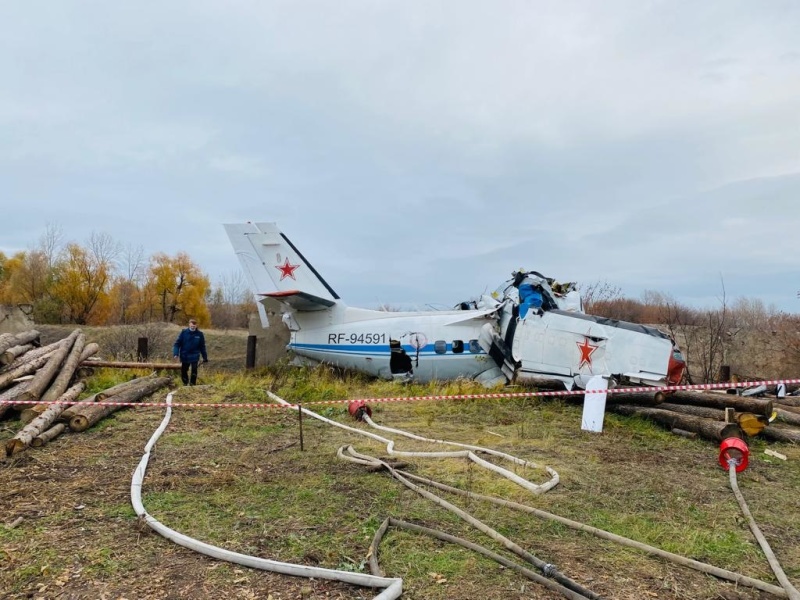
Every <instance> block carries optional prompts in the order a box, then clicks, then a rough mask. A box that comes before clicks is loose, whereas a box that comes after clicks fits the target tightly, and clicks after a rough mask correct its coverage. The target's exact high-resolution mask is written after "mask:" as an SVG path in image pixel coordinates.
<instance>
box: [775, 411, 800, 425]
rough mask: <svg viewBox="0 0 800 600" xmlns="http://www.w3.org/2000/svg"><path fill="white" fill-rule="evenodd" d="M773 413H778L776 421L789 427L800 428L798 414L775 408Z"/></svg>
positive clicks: (799, 416) (799, 415)
mask: <svg viewBox="0 0 800 600" xmlns="http://www.w3.org/2000/svg"><path fill="white" fill-rule="evenodd" d="M775 412H776V413H778V421H781V422H783V423H788V424H789V425H796V426H800V414H797V413H795V412H791V411H788V410H783V409H782V408H776V409H775Z"/></svg>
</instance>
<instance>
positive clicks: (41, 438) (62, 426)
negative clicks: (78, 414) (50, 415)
mask: <svg viewBox="0 0 800 600" xmlns="http://www.w3.org/2000/svg"><path fill="white" fill-rule="evenodd" d="M66 430H67V424H66V423H56V424H55V425H53V426H52V427H51V428H50V429H48V430H47V431H45V432H43V433H40V434H39V435H37V436H36V437H35V438H33V439H32V440H31V446H33V447H34V448H39V447H41V446H44V445H45V444H46V443H48V442H50V441H52V440H53V439H54V438H57V437H58V436H59V435H61V434H62V433H64V432H65V431H66Z"/></svg>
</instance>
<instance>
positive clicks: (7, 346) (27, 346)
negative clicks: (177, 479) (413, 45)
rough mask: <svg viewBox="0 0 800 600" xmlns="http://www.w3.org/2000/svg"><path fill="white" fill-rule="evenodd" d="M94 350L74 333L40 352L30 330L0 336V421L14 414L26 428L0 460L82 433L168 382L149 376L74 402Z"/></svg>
mask: <svg viewBox="0 0 800 600" xmlns="http://www.w3.org/2000/svg"><path fill="white" fill-rule="evenodd" d="M98 350H99V346H98V344H96V343H94V342H90V343H87V341H86V337H85V335H84V334H83V333H82V332H81V330H80V329H75V330H74V331H73V332H72V333H71V334H70V335H69V336H67V337H66V338H64V339H62V340H59V341H57V342H54V343H52V344H48V345H46V346H40V344H39V332H38V331H35V330H31V331H26V332H23V333H19V334H16V335H12V334H3V335H0V365H2V366H0V417H2V416H4V415H6V413H8V412H10V411H16V413H18V414H19V418H20V420H21V421H22V422H23V423H25V424H26V425H25V426H24V427H23V428H22V429H21V430H20V431H19V432H18V433H17V434H16V435H15V436H14V437H13V438H12V439H10V440H8V441H7V442H6V444H5V450H6V456H12V455H14V454H17V453H19V452H22V451H23V450H25V449H26V448H29V447H31V446H33V447H37V446H42V445H44V444H46V443H47V442H49V441H50V440H52V439H54V438H55V437H57V436H58V435H60V434H61V433H63V432H64V431H67V430H69V431H74V432H80V431H85V430H86V429H88V428H89V427H91V426H92V425H94V424H95V423H97V422H98V421H99V420H100V419H102V418H103V417H105V416H107V415H109V414H111V413H112V412H114V411H116V410H119V409H120V408H123V407H124V406H127V405H129V404H130V403H133V402H137V401H139V400H141V399H142V398H144V397H146V396H149V395H151V394H152V393H154V392H155V391H157V390H159V389H161V388H163V387H166V386H168V385H170V383H171V379H170V378H169V377H157V376H156V375H150V376H147V377H140V378H137V379H133V380H132V381H128V382H126V383H123V384H120V385H117V386H114V387H112V388H109V389H106V390H104V391H102V392H99V393H96V394H93V395H91V396H89V397H88V398H85V399H83V400H80V401H78V399H79V397H80V395H81V394H82V393H83V392H84V391H85V390H86V380H85V376H86V374H87V371H85V370H84V369H83V368H82V367H81V364H82V363H83V362H84V361H86V360H87V359H89V358H90V357H92V356H93V355H95V354H96V353H97V352H98ZM109 398H112V400H110V401H109ZM98 401H103V403H102V404H97V402H98ZM109 402H111V403H109Z"/></svg>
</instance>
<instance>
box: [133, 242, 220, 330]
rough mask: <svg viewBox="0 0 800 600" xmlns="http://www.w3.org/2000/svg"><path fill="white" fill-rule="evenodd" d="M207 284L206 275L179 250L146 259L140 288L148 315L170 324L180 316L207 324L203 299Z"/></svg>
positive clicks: (206, 311) (207, 315) (206, 291)
mask: <svg viewBox="0 0 800 600" xmlns="http://www.w3.org/2000/svg"><path fill="white" fill-rule="evenodd" d="M210 285H211V284H210V282H209V279H208V277H207V276H206V275H205V274H204V273H203V272H202V271H201V270H200V267H198V266H197V265H196V264H195V263H193V262H192V260H191V259H190V258H189V256H188V255H187V254H185V253H183V252H179V253H178V254H177V255H176V256H174V257H170V256H167V255H166V254H163V253H158V254H155V255H154V256H153V257H152V258H151V260H150V269H149V272H148V278H147V282H146V284H145V288H146V289H145V290H144V291H145V298H146V299H147V300H148V301H149V302H150V310H151V316H152V317H155V318H159V319H161V320H163V321H166V322H168V323H173V322H174V321H175V319H176V317H178V315H182V316H185V317H186V318H189V317H193V318H195V319H197V321H198V323H199V324H200V325H208V324H209V323H210V320H211V319H210V315H209V312H208V307H207V306H206V303H205V298H206V294H207V293H208V289H209V287H210Z"/></svg>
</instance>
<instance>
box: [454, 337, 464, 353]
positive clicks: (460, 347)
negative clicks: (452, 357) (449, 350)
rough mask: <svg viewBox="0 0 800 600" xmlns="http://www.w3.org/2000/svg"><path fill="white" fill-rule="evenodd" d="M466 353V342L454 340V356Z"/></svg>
mask: <svg viewBox="0 0 800 600" xmlns="http://www.w3.org/2000/svg"><path fill="white" fill-rule="evenodd" d="M462 352H464V340H453V354H461V353H462Z"/></svg>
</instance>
